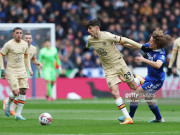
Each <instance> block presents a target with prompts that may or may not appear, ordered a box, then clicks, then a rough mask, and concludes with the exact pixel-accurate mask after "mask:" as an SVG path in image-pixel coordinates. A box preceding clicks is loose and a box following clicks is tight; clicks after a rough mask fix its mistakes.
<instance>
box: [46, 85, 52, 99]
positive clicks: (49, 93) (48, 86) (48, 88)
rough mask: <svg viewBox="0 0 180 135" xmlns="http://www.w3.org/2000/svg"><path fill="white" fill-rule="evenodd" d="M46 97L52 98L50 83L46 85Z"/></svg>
mask: <svg viewBox="0 0 180 135" xmlns="http://www.w3.org/2000/svg"><path fill="white" fill-rule="evenodd" d="M47 91H48V92H47V96H50V97H52V85H51V83H47Z"/></svg>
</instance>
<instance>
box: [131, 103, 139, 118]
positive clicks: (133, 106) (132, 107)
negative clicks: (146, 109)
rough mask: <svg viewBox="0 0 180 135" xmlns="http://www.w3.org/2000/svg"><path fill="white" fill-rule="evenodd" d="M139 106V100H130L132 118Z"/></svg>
mask: <svg viewBox="0 0 180 135" xmlns="http://www.w3.org/2000/svg"><path fill="white" fill-rule="evenodd" d="M137 107H138V102H135V103H134V102H130V112H129V115H130V116H131V118H133V117H134V114H135V112H136V109H137Z"/></svg>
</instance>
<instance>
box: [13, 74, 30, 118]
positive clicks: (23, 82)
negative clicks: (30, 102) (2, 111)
mask: <svg viewBox="0 0 180 135" xmlns="http://www.w3.org/2000/svg"><path fill="white" fill-rule="evenodd" d="M18 82H19V88H20V93H19V97H18V105H17V112H16V116H15V119H16V120H26V119H25V118H23V117H22V115H21V113H22V109H23V107H24V104H25V99H26V90H27V89H29V84H28V78H27V76H26V75H25V76H24V77H22V78H19V79H18Z"/></svg>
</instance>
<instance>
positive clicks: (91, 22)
mask: <svg viewBox="0 0 180 135" xmlns="http://www.w3.org/2000/svg"><path fill="white" fill-rule="evenodd" d="M89 26H98V27H100V26H101V24H100V21H99V20H98V19H93V20H90V21H89V22H88V23H87V28H89Z"/></svg>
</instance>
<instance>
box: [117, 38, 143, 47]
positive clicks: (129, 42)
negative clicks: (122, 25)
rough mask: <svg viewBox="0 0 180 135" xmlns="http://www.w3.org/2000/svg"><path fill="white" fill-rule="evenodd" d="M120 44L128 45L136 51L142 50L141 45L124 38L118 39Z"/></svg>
mask: <svg viewBox="0 0 180 135" xmlns="http://www.w3.org/2000/svg"><path fill="white" fill-rule="evenodd" d="M119 43H120V44H130V45H131V46H134V47H135V48H137V49H141V48H142V44H139V43H137V42H135V41H133V40H131V39H128V38H125V37H121V38H120V42H119Z"/></svg>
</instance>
